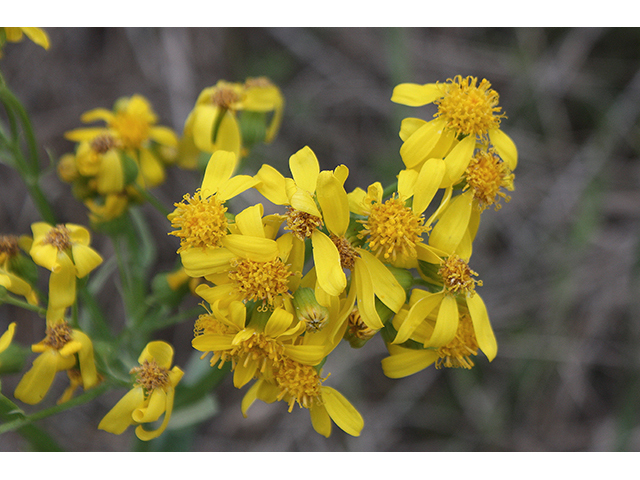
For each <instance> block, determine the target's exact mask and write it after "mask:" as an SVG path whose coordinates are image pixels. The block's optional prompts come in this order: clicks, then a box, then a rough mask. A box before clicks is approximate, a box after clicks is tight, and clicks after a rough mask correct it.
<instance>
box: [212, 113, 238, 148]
mask: <svg viewBox="0 0 640 480" xmlns="http://www.w3.org/2000/svg"><path fill="white" fill-rule="evenodd" d="M215 148H216V149H217V150H225V151H227V152H233V153H234V154H235V155H236V157H238V158H240V156H241V150H242V135H241V133H240V125H239V124H238V120H237V118H236V116H235V114H233V112H231V111H227V112H226V113H225V115H224V117H223V118H222V121H221V122H220V126H219V127H218V135H217V136H216V144H215Z"/></svg>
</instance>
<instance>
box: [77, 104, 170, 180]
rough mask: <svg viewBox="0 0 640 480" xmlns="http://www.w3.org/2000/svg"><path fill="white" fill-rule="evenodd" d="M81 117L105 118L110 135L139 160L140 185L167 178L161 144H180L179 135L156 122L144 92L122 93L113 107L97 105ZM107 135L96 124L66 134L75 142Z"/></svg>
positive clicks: (93, 139)
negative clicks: (126, 94)
mask: <svg viewBox="0 0 640 480" xmlns="http://www.w3.org/2000/svg"><path fill="white" fill-rule="evenodd" d="M80 119H81V120H82V121H83V122H85V123H89V122H95V121H98V120H102V121H104V122H106V124H107V133H108V135H109V136H110V137H112V138H113V139H114V140H117V142H118V143H117V146H118V147H119V148H121V149H122V150H123V151H124V152H126V153H127V154H128V155H129V156H130V157H131V158H133V159H134V160H135V161H136V163H137V165H138V168H139V177H138V183H139V184H140V185H141V186H143V187H146V188H152V187H155V186H157V185H160V184H161V183H162V182H164V179H165V170H164V163H163V155H162V154H161V152H160V150H159V147H163V146H164V147H171V148H177V147H178V137H177V135H176V134H175V132H173V130H171V129H170V128H168V127H164V126H161V125H156V123H157V121H158V117H157V115H156V114H155V112H154V111H153V110H152V108H151V105H150V104H149V101H148V100H147V99H146V98H144V97H143V96H141V95H133V96H131V97H123V98H120V99H118V100H117V101H116V102H115V104H114V107H113V111H111V110H107V109H105V108H96V109H93V110H90V111H88V112H85V113H84V114H83V115H82V116H81V118H80ZM104 135H105V128H104V127H94V128H81V129H76V130H72V131H69V132H67V133H66V134H65V138H67V139H68V140H71V141H74V142H83V141H85V142H94V141H96V138H98V137H101V136H104ZM113 163H114V164H115V162H113Z"/></svg>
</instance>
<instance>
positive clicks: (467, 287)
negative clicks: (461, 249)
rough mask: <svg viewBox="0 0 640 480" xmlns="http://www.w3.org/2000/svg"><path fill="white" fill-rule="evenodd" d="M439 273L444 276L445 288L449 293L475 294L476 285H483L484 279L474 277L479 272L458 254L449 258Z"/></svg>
mask: <svg viewBox="0 0 640 480" xmlns="http://www.w3.org/2000/svg"><path fill="white" fill-rule="evenodd" d="M438 274H439V275H440V276H441V277H442V282H443V285H444V289H445V290H446V291H447V292H448V293H452V294H470V295H473V294H474V293H475V291H476V285H478V286H482V280H476V279H474V278H473V277H477V276H478V274H477V273H476V272H474V271H473V270H471V268H469V265H468V264H467V262H465V261H464V260H462V259H461V258H460V257H459V256H457V255H452V256H450V257H449V258H447V260H446V261H445V262H444V263H443V264H442V266H441V267H440V269H439V270H438Z"/></svg>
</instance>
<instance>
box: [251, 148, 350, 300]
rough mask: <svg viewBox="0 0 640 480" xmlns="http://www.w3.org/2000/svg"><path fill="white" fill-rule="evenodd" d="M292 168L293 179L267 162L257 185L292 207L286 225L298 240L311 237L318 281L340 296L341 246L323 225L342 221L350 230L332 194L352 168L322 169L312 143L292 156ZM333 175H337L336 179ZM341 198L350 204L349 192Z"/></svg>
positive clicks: (344, 281) (273, 199) (342, 282)
mask: <svg viewBox="0 0 640 480" xmlns="http://www.w3.org/2000/svg"><path fill="white" fill-rule="evenodd" d="M289 168H290V170H291V174H292V176H293V179H290V178H285V177H284V176H282V175H281V174H280V173H279V172H278V171H277V170H276V169H274V168H273V167H271V166H269V165H263V166H262V168H261V169H260V170H259V171H258V173H257V174H256V178H257V179H259V180H260V183H259V184H258V185H256V187H255V188H256V189H257V190H258V191H259V192H260V193H262V195H264V196H265V197H266V198H268V199H269V200H270V201H271V202H273V203H275V204H276V205H286V206H287V207H288V212H287V214H286V215H285V218H286V221H287V226H286V227H285V229H287V230H290V231H291V232H292V233H293V234H294V236H295V240H294V241H296V242H298V243H301V244H302V245H304V243H303V242H304V240H306V239H307V238H310V239H311V244H312V248H313V261H314V266H315V271H316V276H317V280H318V284H319V286H320V288H322V290H323V291H324V292H325V293H326V294H327V295H332V296H338V295H340V294H341V293H342V292H343V290H344V289H345V288H346V286H347V278H346V276H345V273H344V271H343V269H342V266H341V261H340V252H339V251H338V248H337V247H336V245H335V244H334V242H332V241H331V239H330V238H329V236H327V235H326V234H325V233H323V232H322V231H321V230H320V228H321V227H322V226H323V225H324V223H325V222H326V223H327V225H328V224H331V225H333V224H335V223H340V222H342V223H340V225H336V228H340V229H341V228H342V227H344V229H345V230H346V228H347V226H348V223H349V219H348V218H347V220H346V224H344V222H343V218H342V217H336V216H335V215H334V212H338V210H336V208H334V206H333V205H332V202H333V201H334V199H333V198H330V197H331V194H332V193H333V192H334V191H335V190H336V189H337V188H340V187H342V184H343V183H344V181H345V180H346V178H347V175H348V173H349V171H348V169H347V167H345V166H344V165H341V166H340V167H338V168H337V169H336V171H335V172H330V171H323V172H320V164H319V163H318V159H317V157H316V155H315V153H313V150H311V149H310V148H309V147H304V148H302V149H301V150H299V151H298V152H296V153H295V154H293V155H292V156H291V157H290V158H289ZM330 177H333V181H332V180H331V178H330ZM342 188H343V187H342ZM321 199H322V202H321ZM341 200H342V203H343V206H344V205H346V195H345V196H344V197H341ZM317 202H318V203H317ZM320 202H321V203H320ZM319 206H320V208H322V211H321V210H320V208H319ZM343 224H344V225H343ZM302 248H304V247H302ZM320 302H321V303H323V300H322V299H320Z"/></svg>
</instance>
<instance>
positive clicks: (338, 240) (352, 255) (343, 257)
mask: <svg viewBox="0 0 640 480" xmlns="http://www.w3.org/2000/svg"><path fill="white" fill-rule="evenodd" d="M331 241H332V242H333V244H334V245H335V246H336V248H337V249H338V253H339V254H340V265H341V266H342V268H348V269H349V270H353V267H354V266H355V264H356V259H357V258H359V257H360V254H359V253H358V252H357V251H356V249H355V248H353V245H351V242H350V241H349V240H347V239H346V237H338V236H337V235H333V234H332V235H331Z"/></svg>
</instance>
